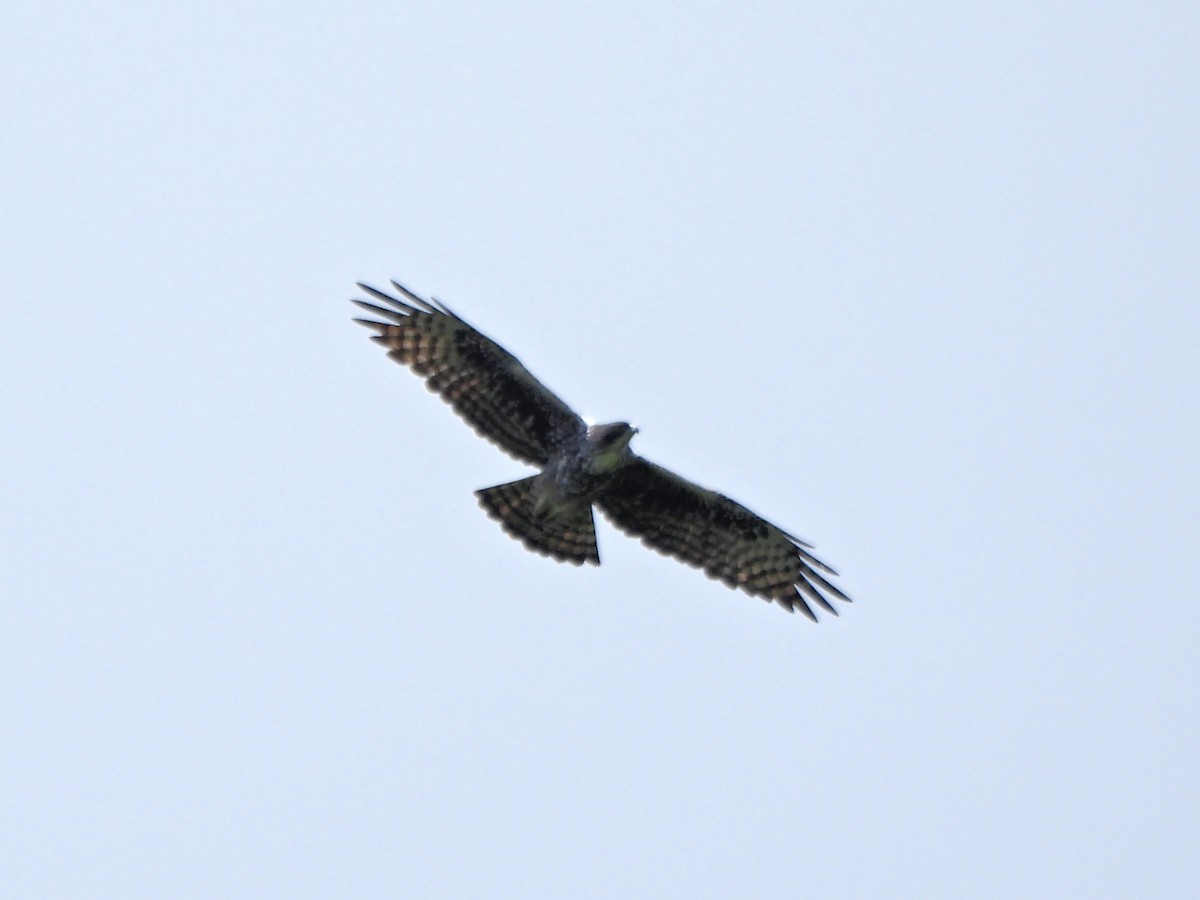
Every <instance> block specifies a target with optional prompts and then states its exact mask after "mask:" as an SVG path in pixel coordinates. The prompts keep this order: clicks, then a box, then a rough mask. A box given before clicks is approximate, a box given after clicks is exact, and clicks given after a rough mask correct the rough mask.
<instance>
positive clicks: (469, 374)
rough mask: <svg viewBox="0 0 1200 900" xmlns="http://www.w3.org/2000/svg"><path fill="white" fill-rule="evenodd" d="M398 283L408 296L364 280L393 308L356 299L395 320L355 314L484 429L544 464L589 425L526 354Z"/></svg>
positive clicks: (379, 340) (508, 448)
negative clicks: (524, 360) (528, 364)
mask: <svg viewBox="0 0 1200 900" xmlns="http://www.w3.org/2000/svg"><path fill="white" fill-rule="evenodd" d="M392 286H393V287H394V288H395V289H396V290H397V292H399V294H400V295H401V297H403V298H404V299H400V298H399V297H392V296H390V295H388V294H385V293H384V292H383V291H379V290H376V289H375V288H373V287H369V286H368V285H365V284H359V287H360V288H362V289H363V290H364V291H366V292H367V293H368V294H370V295H371V296H372V297H374V298H375V299H377V300H380V301H382V302H384V303H386V304H388V308H384V307H382V306H377V305H375V304H374V303H368V302H367V301H365V300H355V301H354V302H355V303H356V304H358V305H359V306H361V307H362V308H363V309H365V310H367V311H368V312H371V313H373V314H375V315H377V316H379V317H381V318H383V319H386V320H387V321H386V322H377V321H374V320H372V319H355V320H354V321H356V322H358V323H359V324H360V325H365V326H367V327H368V328H371V329H374V330H375V331H376V332H378V333H377V334H375V335H373V336H372V337H371V340H373V341H375V342H376V343H377V344H380V345H382V346H384V347H386V348H387V350H388V356H390V357H391V358H392V359H394V360H395V361H396V362H398V363H401V364H403V365H406V366H408V367H409V368H411V369H412V370H413V371H414V372H416V373H417V374H418V375H420V376H421V377H422V378H424V379H425V385H426V387H428V388H429V390H431V391H434V392H435V393H437V394H438V395H439V396H440V397H441V398H442V399H443V400H445V401H446V402H447V403H449V404H450V405H451V406H452V407H454V411H455V412H456V413H458V414H459V415H460V416H462V417H463V419H464V420H466V422H467V423H468V424H469V425H470V426H471V427H472V428H474V429H475V431H476V432H478V434H479V435H480V436H481V437H485V438H487V439H488V440H489V441H493V442H494V443H495V444H497V445H498V446H499V447H500V448H501V449H503V450H504V451H505V452H507V453H510V454H512V455H513V456H515V457H516V458H517V459H520V460H523V461H524V462H528V463H533V464H534V465H539V466H541V465H545V464H546V462H547V461H548V460H549V458H550V456H551V455H552V454H553V453H554V451H555V449H556V448H558V447H559V446H560V445H562V444H563V442H565V441H566V440H568V439H570V438H572V437H574V436H577V435H579V434H581V433H583V432H584V431H586V430H587V426H586V425H585V424H584V421H583V420H582V419H581V418H580V417H579V416H578V415H576V414H575V413H574V412H573V411H572V410H571V408H570V407H569V406H567V404H565V403H564V402H563V401H562V400H560V399H559V398H558V397H556V396H555V395H554V394H553V393H551V392H550V391H549V390H548V389H547V388H546V386H545V385H543V384H542V383H541V382H540V381H538V380H537V379H536V378H534V377H533V376H532V375H531V374H530V373H529V370H528V369H526V368H525V367H524V366H523V365H521V361H520V360H519V359H517V358H516V357H515V356H513V355H512V354H511V353H509V352H508V351H507V350H505V349H504V348H503V347H501V346H500V345H499V344H497V343H496V342H495V341H493V340H492V339H491V338H489V337H487V336H486V335H484V334H482V333H480V332H478V331H476V330H475V329H474V328H472V327H471V326H470V325H469V324H467V323H466V322H465V321H463V320H462V319H461V318H460V317H459V316H457V315H455V313H453V312H452V311H451V310H450V309H449V308H448V307H447V306H445V304H442V303H439V302H438V301H436V300H425V299H422V298H421V297H418V296H417V295H416V294H414V293H413V292H412V291H410V290H408V289H407V288H405V287H404V286H402V285H400V284H397V283H396V282H395V281H393V282H392Z"/></svg>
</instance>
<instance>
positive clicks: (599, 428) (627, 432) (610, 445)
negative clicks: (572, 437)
mask: <svg viewBox="0 0 1200 900" xmlns="http://www.w3.org/2000/svg"><path fill="white" fill-rule="evenodd" d="M637 432H638V430H637V429H636V428H634V427H633V426H632V425H630V424H629V423H628V422H609V423H608V424H607V425H592V426H591V427H589V428H588V441H590V442H591V443H593V444H595V445H596V446H597V447H600V448H601V449H603V450H621V449H624V448H625V447H627V446H629V442H630V441H631V440H633V436H634V435H635V434H637Z"/></svg>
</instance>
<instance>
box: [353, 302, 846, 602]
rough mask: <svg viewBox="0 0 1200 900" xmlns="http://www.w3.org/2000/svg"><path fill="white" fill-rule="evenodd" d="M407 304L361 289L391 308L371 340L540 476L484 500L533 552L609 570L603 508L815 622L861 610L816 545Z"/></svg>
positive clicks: (647, 540)
mask: <svg viewBox="0 0 1200 900" xmlns="http://www.w3.org/2000/svg"><path fill="white" fill-rule="evenodd" d="M392 286H393V287H394V288H395V290H396V293H397V294H398V296H395V297H393V296H391V295H390V294H387V293H384V292H383V291H380V290H376V289H375V288H373V287H369V286H368V285H365V284H359V287H360V288H361V289H362V290H363V291H365V292H366V293H367V294H368V295H369V296H370V297H371V298H373V299H374V300H377V301H379V303H382V304H384V305H383V306H380V305H377V304H376V303H370V302H368V301H366V300H354V303H356V304H358V306H360V307H362V308H363V309H365V310H366V311H367V312H368V313H370V314H372V315H373V316H376V317H378V318H379V319H382V320H383V321H376V320H375V319H355V320H354V321H356V322H358V323H360V324H362V325H365V326H366V327H368V328H370V329H372V330H373V331H375V332H376V333H375V334H374V335H372V336H371V340H373V341H375V342H376V343H377V344H379V345H380V346H382V347H384V348H386V349H387V351H388V356H390V357H391V358H392V359H394V360H395V361H396V362H398V363H401V364H402V365H405V366H408V367H409V368H411V369H412V370H413V371H414V372H415V373H416V374H417V375H420V376H421V377H422V378H424V379H425V383H426V386H427V387H428V388H429V390H431V391H433V392H434V393H436V394H438V395H439V396H441V398H442V399H443V400H445V401H446V402H447V403H449V404H450V405H451V406H452V407H453V408H454V411H455V412H456V413H458V414H459V415H460V416H461V417H462V418H463V419H464V420H466V422H467V424H469V425H470V426H471V427H472V428H474V429H475V431H476V432H477V433H478V434H479V435H480V436H481V437H485V438H487V439H488V440H489V441H492V442H493V443H495V444H496V445H498V446H499V447H500V449H502V450H504V451H506V452H507V453H509V454H510V455H512V456H514V457H516V458H517V459H519V460H521V461H522V462H525V463H529V464H531V465H533V466H536V467H537V468H538V469H539V470H540V471H539V472H538V474H536V475H531V476H529V477H528V478H522V479H520V480H519V481H511V482H508V483H507V484H500V485H496V486H495V487H490V488H483V489H482V490H478V491H476V492H475V495H476V496H477V497H478V498H479V504H480V506H482V507H483V509H484V511H485V512H486V513H487V514H488V515H489V516H490V517H492V518H493V519H495V520H497V521H498V522H499V523H500V527H501V528H503V529H504V530H505V531H506V532H507V533H508V534H510V535H511V536H512V537H514V538H516V539H517V540H519V541H520V542H521V543H523V544H524V545H525V546H526V547H528V548H529V549H530V550H533V551H535V552H537V553H541V554H543V555H545V556H550V557H552V558H553V559H556V560H559V561H562V562H569V563H573V564H574V565H582V564H583V563H585V562H586V563H591V564H593V565H599V564H600V553H599V551H598V550H597V548H596V527H595V523H594V521H593V519H592V505H593V504H595V505H596V506H598V507H599V508H600V511H601V512H603V513H604V514H605V516H607V517H608V518H609V519H611V520H612V522H613V523H614V524H615V525H616V526H617V528H619V529H621V530H622V531H624V532H625V533H627V534H629V535H631V536H633V537H636V538H639V539H641V541H642V543H643V544H645V545H646V546H648V547H651V548H653V549H654V550H657V551H658V552H659V553H663V554H666V555H668V556H673V557H675V558H676V559H678V560H681V561H682V562H685V563H687V564H688V565H691V566H696V567H698V568H701V569H703V570H704V572H705V574H706V575H708V576H709V577H710V578H715V579H717V580H719V581H722V582H724V583H725V584H727V585H729V586H730V587H733V588H737V589H739V590H742V591H745V592H746V593H747V594H750V595H751V596H754V597H761V598H763V599H764V600H767V601H768V602H769V601H771V600H774V601H775V602H776V603H778V604H779V605H780V606H782V607H783V608H784V609H786V610H787V611H788V612H795V611H796V610H797V609H798V610H800V612H802V613H804V614H805V615H806V616H808V617H809V618H810V619H812V620H813V621H814V622H815V621H816V620H817V617H816V616H815V615H814V614H813V611H812V609H811V608H810V607H809V605H808V603H807V602H806V601H812V602H813V603H815V604H817V605H818V606H821V607H823V608H824V609H826V610H828V611H829V612H831V613H833V614H835V615H836V614H837V610H836V609H834V607H833V604H832V603H831V602H830V600H831V599H832V598H836V599H838V600H844V601H847V602H849V600H850V598H849V597H847V596H846V595H845V594H844V593H842V591H841V590H839V589H838V588H837V587H835V586H834V585H832V584H830V582H829V581H828V580H827V579H826V577H825V575H823V574H822V573H825V574H826V575H836V574H837V573H836V572H835V571H834V570H833V569H831V568H830V567H829V566H827V565H826V564H825V563H823V562H821V561H820V560H819V559H817V558H816V557H815V556H813V554H812V553H811V552H809V551H810V550H811V545H810V544H806V543H805V542H804V541H802V540H800V539H799V538H797V537H794V536H793V535H790V534H788V533H787V532H786V531H783V530H782V529H780V528H778V527H776V526H775V525H772V524H771V523H770V522H768V521H766V520H765V519H763V518H761V517H759V516H757V515H755V514H754V513H752V512H751V511H750V510H748V509H746V507H744V506H742V505H741V504H740V503H737V502H735V501H733V500H730V499H729V498H728V497H726V496H724V495H723V494H718V493H716V492H715V491H710V490H707V489H705V488H702V487H700V486H699V485H697V484H693V483H692V482H690V481H686V480H685V479H683V478H680V477H679V476H678V475H676V474H674V473H673V472H669V471H667V470H666V469H664V468H663V467H662V466H658V465H655V464H654V463H652V462H650V461H649V460H646V459H642V457H640V456H638V455H637V454H636V453H634V452H633V451H632V450H630V449H629V441H630V439H631V438H632V437H633V436H634V434H636V433H637V429H636V428H632V427H630V425H629V424H628V423H626V422H613V423H611V424H608V425H591V426H589V425H588V424H587V423H585V422H584V420H583V419H582V418H580V416H579V415H578V414H576V413H575V412H574V411H573V410H572V409H571V408H570V407H569V406H567V404H566V403H564V402H563V401H562V400H560V399H559V398H558V397H557V396H555V395H554V394H553V393H552V392H551V391H550V390H549V389H548V388H547V387H546V386H545V385H543V384H542V383H541V382H540V381H538V380H537V379H536V378H534V377H533V375H531V374H530V373H529V370H528V369H526V368H525V366H523V365H522V364H521V361H520V360H518V359H517V358H516V357H515V356H513V355H512V354H511V353H509V352H508V351H507V350H505V349H504V348H503V347H501V346H500V345H499V344H497V343H496V342H495V341H493V340H492V339H491V338H489V337H487V336H486V335H484V334H482V333H481V332H479V331H477V330H475V329H474V328H472V327H471V326H470V325H469V324H468V323H467V322H466V321H465V320H464V319H463V318H462V317H461V316H459V315H457V314H456V313H454V312H453V311H452V310H451V309H450V308H449V307H447V306H446V305H445V304H443V303H441V302H439V301H438V300H436V299H429V300H425V299H423V298H421V297H418V296H417V295H416V294H414V293H413V292H412V291H410V290H408V289H407V288H405V287H404V286H402V285H400V284H397V283H396V282H395V281H393V282H392Z"/></svg>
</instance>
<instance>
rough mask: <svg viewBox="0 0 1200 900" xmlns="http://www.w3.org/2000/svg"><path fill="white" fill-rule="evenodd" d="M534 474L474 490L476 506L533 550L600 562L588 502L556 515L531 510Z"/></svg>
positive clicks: (576, 561)
mask: <svg viewBox="0 0 1200 900" xmlns="http://www.w3.org/2000/svg"><path fill="white" fill-rule="evenodd" d="M536 480H537V476H536V475H533V476H530V477H529V478H522V479H521V480H520V481H510V482H508V483H507V484H498V485H496V486H495V487H490V488H482V489H480V490H478V491H476V492H475V496H476V497H478V498H479V505H480V506H482V507H483V509H484V511H485V512H486V513H487V514H488V515H489V516H490V517H491V518H493V519H495V520H496V521H497V522H499V523H500V527H501V528H503V529H504V530H505V532H507V533H508V534H509V535H510V536H512V537H514V538H516V539H517V540H518V541H520V542H521V543H522V544H524V545H525V546H526V547H528V548H529V549H530V550H532V551H534V552H535V553H541V554H542V555H543V556H549V557H551V558H553V559H556V560H558V561H559V562H569V563H571V564H572V565H576V566H579V565H582V564H583V563H585V562H587V563H591V564H592V565H596V566H598V565H600V552H599V550H597V548H596V523H595V521H594V520H593V519H592V507H591V504H585V505H583V506H581V507H580V508H579V509H577V510H574V511H569V512H564V513H561V514H559V515H538V514H536V513H535V512H534V503H535V501H536V500H537V495H536V493H535V490H534V482H535V481H536Z"/></svg>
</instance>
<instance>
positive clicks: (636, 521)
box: [596, 457, 850, 622]
mask: <svg viewBox="0 0 1200 900" xmlns="http://www.w3.org/2000/svg"><path fill="white" fill-rule="evenodd" d="M596 503H597V505H598V506H599V507H600V509H601V511H602V512H604V514H605V515H606V516H608V518H609V519H611V520H612V521H613V523H614V524H615V525H616V526H617V527H618V528H620V529H621V530H622V531H624V532H626V533H627V534H630V535H632V536H633V537H637V538H640V539H641V541H642V543H643V544H645V545H646V546H647V547H651V548H653V549H655V550H657V551H658V552H660V553H665V554H667V555H669V556H673V557H675V558H676V559H678V560H682V561H683V562H685V563H687V564H688V565H692V566H697V567H699V568H701V569H703V570H704V573H705V574H706V575H708V577H709V578H716V579H717V580H719V581H723V582H724V583H725V584H727V585H729V586H730V587H734V588H739V589H740V590H743V591H745V592H746V593H747V594H750V595H751V596H754V597H762V598H763V599H764V600H768V601H770V600H774V601H775V602H776V603H778V604H779V605H780V606H782V607H783V608H784V609H786V610H787V611H788V612H795V610H796V609H799V610H800V612H802V613H804V614H805V615H806V616H808V617H809V618H810V619H812V620H813V621H814V622H815V621H816V620H817V617H816V616H815V615H814V614H813V611H812V609H810V608H809V606H808V604H807V603H805V602H804V599H805V598H806V597H807V598H808V599H809V600H812V601H814V602H815V603H817V604H819V605H821V606H823V607H824V608H825V609H827V610H829V611H830V612H831V613H833V614H834V615H837V610H836V609H834V608H833V605H832V604H831V603H830V602H829V600H828V599H827V596H828V597H836V598H838V599H839V600H845V601H846V602H850V598H849V597H847V596H846V595H845V594H843V593H842V592H841V591H840V590H838V589H837V588H836V587H834V586H833V585H832V584H830V583H829V581H828V580H826V579H825V578H824V577H823V576H822V575H821V574H820V572H826V573H828V574H830V575H836V574H837V573H836V572H835V571H834V570H833V569H831V568H830V567H829V566H827V565H825V563H823V562H821V561H820V560H819V559H817V558H816V557H815V556H813V555H812V554H811V553H809V552H808V548H809V545H808V544H806V543H804V542H803V541H801V540H799V539H798V538H795V537H792V536H791V535H790V534H787V533H786V532H784V531H782V530H780V529H779V528H777V527H775V526H774V525H772V524H771V523H770V522H768V521H766V520H765V519H763V518H761V517H759V516H757V515H755V514H754V513H752V512H750V510H748V509H746V507H744V506H742V505H741V504H740V503H736V502H734V501H733V500H730V499H729V498H728V497H726V496H724V495H723V494H718V493H716V492H715V491H710V490H706V489H705V488H702V487H700V486H699V485H697V484H693V483H692V482H690V481H687V480H686V479H683V478H680V477H679V476H678V475H676V474H674V473H673V472H668V471H667V470H666V469H664V468H662V466H656V465H655V464H654V463H652V462H648V461H647V460H644V459H641V458H640V457H638V458H636V459H634V460H633V461H632V462H630V463H629V464H628V465H626V466H624V467H623V468H622V469H620V470H619V471H618V472H617V474H616V475H615V476H614V477H613V480H612V482H610V484H609V487H608V488H606V489H605V491H604V493H603V494H601V496H600V497H599V499H598V500H597V501H596ZM818 570H820V571H818Z"/></svg>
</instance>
